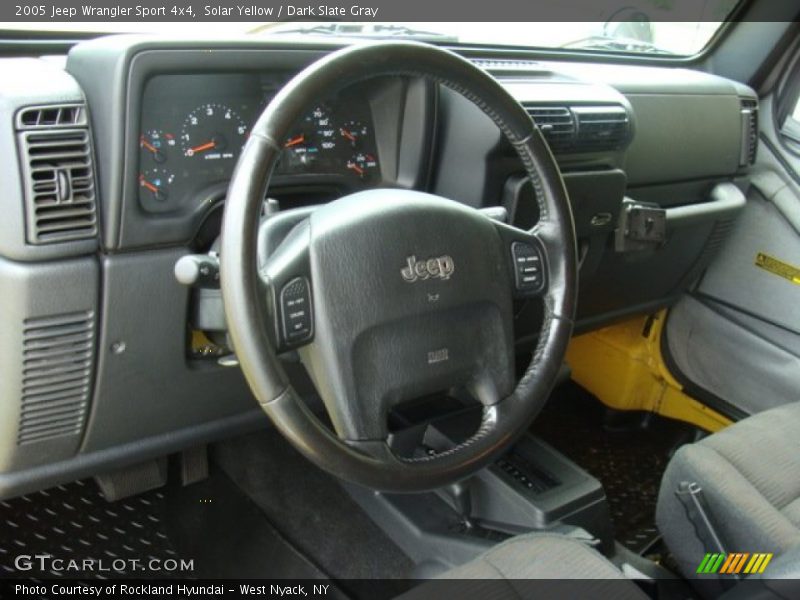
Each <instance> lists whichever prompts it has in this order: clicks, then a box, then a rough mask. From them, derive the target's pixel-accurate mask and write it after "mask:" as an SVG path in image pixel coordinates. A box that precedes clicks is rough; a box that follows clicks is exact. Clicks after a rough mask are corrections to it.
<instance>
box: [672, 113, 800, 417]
mask: <svg viewBox="0 0 800 600" xmlns="http://www.w3.org/2000/svg"><path fill="white" fill-rule="evenodd" d="M761 106H762V108H765V109H766V110H763V109H762V115H761V117H762V118H761V121H760V124H761V127H762V133H761V136H762V137H761V142H760V144H759V159H758V163H757V165H756V166H755V167H754V169H753V172H752V173H751V183H752V187H751V188H750V191H749V193H748V201H747V206H746V207H745V210H744V211H743V213H742V214H741V216H740V218H739V220H738V222H737V224H736V227H735V229H734V231H733V232H732V234H731V236H730V238H729V239H728V241H727V242H726V244H725V246H723V248H722V249H721V251H720V253H719V255H718V256H717V257H716V258H715V260H714V262H713V263H712V264H711V266H710V267H709V268H708V270H707V271H706V273H705V275H704V276H703V277H702V279H701V280H700V282H699V283H698V284H697V285H696V286H695V287H694V288H693V290H692V291H691V292H690V293H689V294H687V295H685V296H684V297H683V298H682V299H681V300H680V301H679V302H678V304H677V305H676V306H675V307H674V308H673V309H672V310H671V312H670V315H669V320H668V323H667V328H666V344H665V349H666V350H667V353H668V355H669V357H670V359H671V361H672V363H673V366H674V367H675V369H676V371H677V373H676V375H678V376H679V377H680V378H681V379H682V380H684V382H685V383H687V384H688V385H690V386H691V387H694V388H695V390H696V391H698V392H699V393H700V395H701V396H703V398H702V399H705V400H707V401H708V402H709V404H713V405H715V408H718V409H722V410H723V412H727V414H728V415H729V416H731V417H737V418H739V417H742V416H745V415H749V414H754V413H756V412H760V411H762V410H766V409H768V408H771V407H773V406H778V405H780V404H784V403H787V402H792V401H800V277H798V275H800V154H794V153H793V152H792V151H791V150H790V149H788V148H787V147H785V146H784V145H783V144H782V143H781V141H780V139H779V138H778V137H777V136H778V135H779V134H777V133H776V132H774V131H771V132H764V127H765V126H766V127H770V126H771V123H772V117H771V115H769V107H770V106H771V102H770V101H769V99H766V100H764V101H762V102H761ZM698 388H699V389H698ZM703 393H705V394H703Z"/></svg>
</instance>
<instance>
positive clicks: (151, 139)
mask: <svg viewBox="0 0 800 600" xmlns="http://www.w3.org/2000/svg"><path fill="white" fill-rule="evenodd" d="M175 145H176V140H175V136H174V135H172V134H171V133H164V132H163V131H161V130H160V129H149V130H147V131H145V132H144V133H143V134H142V135H141V136H139V148H141V149H142V150H143V151H144V152H145V153H146V154H149V155H150V156H151V157H152V159H153V160H154V161H155V162H157V163H159V164H160V163H164V162H167V157H168V156H167V155H168V152H169V150H170V149H171V148H174V147H175Z"/></svg>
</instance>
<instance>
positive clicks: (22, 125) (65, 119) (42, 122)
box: [17, 104, 86, 129]
mask: <svg viewBox="0 0 800 600" xmlns="http://www.w3.org/2000/svg"><path fill="white" fill-rule="evenodd" d="M83 125H86V111H85V110H84V107H83V105H82V104H65V105H61V106H30V107H28V108H24V109H22V110H21V111H19V113H17V129H34V128H45V127H46V128H48V129H50V128H53V127H80V126H83Z"/></svg>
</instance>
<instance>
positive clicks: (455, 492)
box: [447, 479, 475, 529]
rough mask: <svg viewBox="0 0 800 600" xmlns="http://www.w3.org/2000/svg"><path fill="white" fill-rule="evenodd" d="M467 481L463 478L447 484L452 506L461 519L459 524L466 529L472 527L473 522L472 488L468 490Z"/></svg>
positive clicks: (473, 525)
mask: <svg viewBox="0 0 800 600" xmlns="http://www.w3.org/2000/svg"><path fill="white" fill-rule="evenodd" d="M469 482H470V480H469V479H465V480H463V481H459V482H457V483H454V484H452V485H450V486H448V488H447V489H448V491H449V492H450V498H451V499H452V501H453V508H454V509H455V510H456V512H457V513H458V516H459V518H460V519H461V524H462V525H463V526H464V527H465V528H466V529H473V528H474V527H475V523H474V522H473V521H472V490H470V486H469Z"/></svg>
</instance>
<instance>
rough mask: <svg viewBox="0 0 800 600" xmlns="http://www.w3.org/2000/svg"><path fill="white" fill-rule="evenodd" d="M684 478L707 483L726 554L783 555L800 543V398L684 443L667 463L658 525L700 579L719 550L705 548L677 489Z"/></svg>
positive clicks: (687, 572)
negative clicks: (702, 567) (710, 556)
mask: <svg viewBox="0 0 800 600" xmlns="http://www.w3.org/2000/svg"><path fill="white" fill-rule="evenodd" d="M681 482H695V483H697V484H699V486H700V487H701V488H702V490H703V497H704V499H705V502H706V504H707V506H708V509H709V512H710V518H711V520H712V522H713V525H714V528H715V530H716V531H717V533H718V535H719V537H720V540H721V542H722V544H723V546H724V549H725V551H726V552H728V553H731V552H747V553H751V554H752V553H756V552H759V553H760V552H766V553H769V552H772V553H774V554H775V556H776V558H777V557H778V556H779V555H780V554H781V553H785V552H788V551H789V550H791V549H793V548H796V547H797V546H798V545H800V402H793V403H791V404H785V405H783V406H780V407H777V408H773V409H770V410H767V411H764V412H761V413H758V414H756V415H753V416H751V417H748V418H746V419H743V420H742V421H740V422H738V423H736V424H734V425H731V426H730V427H728V428H726V429H723V430H722V431H719V432H717V433H715V434H713V435H710V436H708V437H707V438H704V439H703V440H701V441H699V442H697V443H694V444H687V445H685V446H682V447H681V448H679V449H678V451H677V452H676V453H675V455H674V456H673V458H672V460H671V461H670V463H669V465H668V466H667V469H666V471H665V473H664V477H663V479H662V482H661V489H660V493H659V498H658V505H657V510H656V523H657V525H658V528H659V530H660V531H661V533H662V534H663V535H664V540H665V542H666V544H667V546H668V547H669V549H670V551H671V552H672V554H673V556H674V558H675V559H676V561H677V563H678V566H679V567H680V569H681V571H682V573H683V574H684V576H686V577H694V578H697V577H698V575H697V568H698V566H699V565H700V562H701V561H702V559H703V557H704V556H705V554H706V553H707V552H713V551H714V549H712V548H704V547H703V545H702V543H701V542H700V540H699V539H698V537H697V535H696V532H695V529H694V526H693V524H692V522H691V521H690V520H689V518H688V517H687V515H686V512H685V510H684V507H683V504H682V503H681V502H680V500H679V499H678V497H677V496H676V494H675V492H676V490H677V489H678V487H679V486H680V485H681ZM768 575H769V573H768V571H767V572H766V576H768ZM717 577H718V576H717V575H702V578H703V579H716V578H717Z"/></svg>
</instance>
